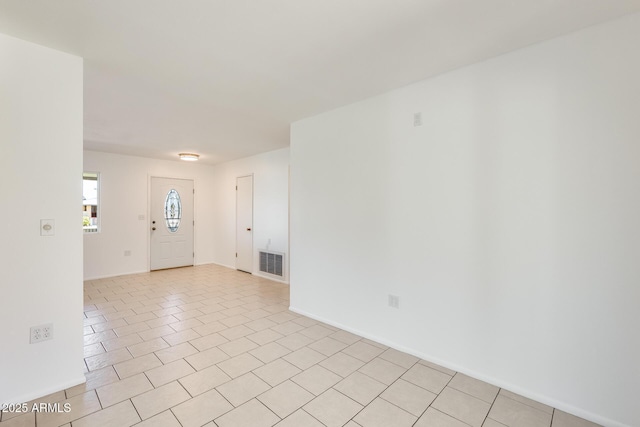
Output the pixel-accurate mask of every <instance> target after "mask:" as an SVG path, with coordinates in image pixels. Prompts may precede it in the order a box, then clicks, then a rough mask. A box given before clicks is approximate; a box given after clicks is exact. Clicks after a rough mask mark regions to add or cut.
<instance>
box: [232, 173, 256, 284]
mask: <svg viewBox="0 0 640 427" xmlns="http://www.w3.org/2000/svg"><path fill="white" fill-rule="evenodd" d="M248 177H251V271H245V273H249V274H253V273H254V271H253V270H254V262H255V257H254V253H253V246H254V244H253V243H254V242H253V236H254V232H255V230H254V228H255V227H254V224H253V222H254V221H253V220H254V216H253V213H254V209H253V207H254V206H253V205H254V200H253V196H254V194H255V191H254V186H255V179H254V176H253V173H248V174H245V175H238V176H236V182H235V185H236V191H235V196H236V217H235V228H236V256H235V263H234V264H235V265H234V268H235V269H236V270H237V271H244V270H238V179H240V178H248Z"/></svg>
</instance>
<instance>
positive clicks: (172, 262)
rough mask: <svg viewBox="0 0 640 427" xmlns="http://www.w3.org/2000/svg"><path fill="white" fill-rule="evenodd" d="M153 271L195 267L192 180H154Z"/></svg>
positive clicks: (152, 197) (152, 223)
mask: <svg viewBox="0 0 640 427" xmlns="http://www.w3.org/2000/svg"><path fill="white" fill-rule="evenodd" d="M150 221H151V224H150V226H151V244H150V252H151V270H160V269H163V268H174V267H184V266H188V265H193V258H194V253H193V228H194V227H193V226H194V223H193V181H192V180H188V179H174V178H155V177H153V178H151V212H150Z"/></svg>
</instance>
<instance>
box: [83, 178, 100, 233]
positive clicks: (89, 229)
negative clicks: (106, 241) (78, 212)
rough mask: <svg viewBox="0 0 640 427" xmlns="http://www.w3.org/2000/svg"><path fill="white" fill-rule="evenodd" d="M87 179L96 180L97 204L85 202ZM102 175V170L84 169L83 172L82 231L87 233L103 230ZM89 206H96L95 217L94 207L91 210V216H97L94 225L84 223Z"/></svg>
mask: <svg viewBox="0 0 640 427" xmlns="http://www.w3.org/2000/svg"><path fill="white" fill-rule="evenodd" d="M88 176H89V179H87V177H88ZM85 181H96V204H95V205H93V204H90V205H86V204H85V194H84V182H85ZM100 182H101V176H100V172H92V171H83V172H82V218H83V225H82V231H83V233H84V234H85V235H90V234H98V233H100V231H101V228H102V227H101V224H102V221H101V219H102V215H101V212H100V206H101V203H100V193H101V191H100V186H101V183H100ZM87 206H95V217H94V216H93V213H94V212H93V209H91V210H90V211H89V212H90V214H89V218H95V219H96V220H95V224H94V225H89V226H85V225H84V218H85V217H86V216H87V215H85V212H87V208H86V207H87Z"/></svg>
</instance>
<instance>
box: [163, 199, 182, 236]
mask: <svg viewBox="0 0 640 427" xmlns="http://www.w3.org/2000/svg"><path fill="white" fill-rule="evenodd" d="M181 218H182V203H181V202H180V195H179V194H178V192H177V191H176V190H174V189H171V190H169V192H168V193H167V198H166V199H165V200H164V220H165V222H166V224H167V229H169V231H170V232H172V233H175V232H176V231H178V227H180V219H181Z"/></svg>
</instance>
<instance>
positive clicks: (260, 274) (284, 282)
mask: <svg viewBox="0 0 640 427" xmlns="http://www.w3.org/2000/svg"><path fill="white" fill-rule="evenodd" d="M252 274H253V275H254V276H258V277H261V278H263V279H267V280H271V281H273V282H276V283H282V284H285V285H288V284H289V281H288V280H284V279H282V280H280V279H278V278H277V277H274V276H267V275H266V274H262V273H261V272H257V273H252Z"/></svg>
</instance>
